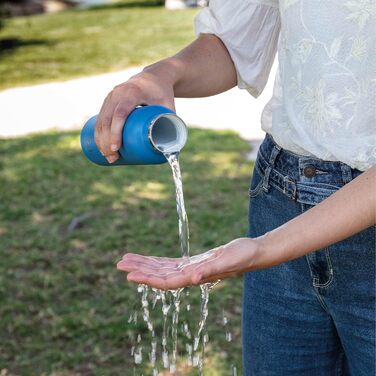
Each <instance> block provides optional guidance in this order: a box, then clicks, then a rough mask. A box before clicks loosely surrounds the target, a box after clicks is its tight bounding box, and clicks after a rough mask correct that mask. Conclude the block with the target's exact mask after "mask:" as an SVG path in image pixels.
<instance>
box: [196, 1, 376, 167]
mask: <svg viewBox="0 0 376 376" xmlns="http://www.w3.org/2000/svg"><path fill="white" fill-rule="evenodd" d="M195 30H196V34H197V35H199V34H200V33H211V34H215V35H217V36H218V37H219V38H220V39H221V40H222V41H223V43H224V44H225V46H226V48H227V49H228V51H229V53H230V55H231V58H232V60H233V62H234V65H235V68H236V71H237V77H238V86H239V87H240V88H242V89H247V90H248V91H249V93H250V94H251V95H253V96H254V97H258V96H259V95H260V93H261V92H262V90H263V89H264V87H265V85H266V82H267V79H268V76H269V73H270V69H271V67H272V64H273V60H274V57H275V54H276V52H277V50H278V63H279V65H278V70H277V74H276V77H275V82H274V90H273V96H272V98H271V99H270V100H269V102H268V103H267V104H266V106H265V108H264V110H263V112H262V116H261V124H262V128H263V130H264V131H265V132H267V133H269V134H271V135H272V136H273V138H274V139H275V141H276V142H277V143H278V144H279V145H280V146H281V147H283V148H284V149H287V150H290V151H292V152H294V153H297V154H302V155H307V156H310V155H313V156H315V157H318V158H321V159H324V160H330V161H341V162H344V163H346V164H348V165H350V166H351V167H353V168H357V169H359V170H362V171H363V170H366V169H367V168H369V167H371V166H372V165H375V164H376V0H279V1H278V0H211V1H210V3H209V7H207V8H204V9H203V10H202V11H200V13H199V14H198V15H197V16H196V19H195Z"/></svg>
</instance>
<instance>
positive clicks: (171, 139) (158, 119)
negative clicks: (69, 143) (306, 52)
mask: <svg viewBox="0 0 376 376" xmlns="http://www.w3.org/2000/svg"><path fill="white" fill-rule="evenodd" d="M96 120H97V116H93V117H92V118H90V119H89V120H88V121H87V122H86V124H85V125H84V127H83V128H82V131H81V148H82V151H83V153H84V154H85V156H86V158H87V159H89V160H90V161H91V162H93V163H95V164H97V165H101V166H119V165H144V164H161V163H165V162H167V160H166V158H165V156H164V153H172V152H178V151H180V150H181V149H182V148H183V146H184V145H185V143H186V141H187V137H188V130H187V126H186V125H185V123H184V122H183V120H181V119H180V118H179V117H178V116H177V115H176V114H175V113H174V112H173V111H171V110H170V109H168V108H166V107H163V106H155V105H153V106H143V107H137V108H136V109H134V110H133V111H132V112H131V113H130V114H129V116H128V118H127V120H126V122H125V124H124V127H123V131H122V137H123V139H122V145H121V147H120V149H119V155H120V158H119V159H118V160H117V161H116V162H114V163H112V164H110V163H109V162H108V161H107V159H106V158H105V157H104V156H103V155H102V154H101V152H100V151H99V149H98V147H97V145H96V144H95V141H94V132H95V125H96Z"/></svg>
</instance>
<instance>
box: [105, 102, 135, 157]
mask: <svg viewBox="0 0 376 376" xmlns="http://www.w3.org/2000/svg"><path fill="white" fill-rule="evenodd" d="M134 107H135V105H134V104H133V103H130V102H129V103H118V105H117V106H116V108H115V110H114V113H113V116H112V120H111V133H110V144H111V145H110V149H111V151H113V152H116V151H118V150H119V149H120V147H121V144H122V140H123V128H124V124H125V121H126V120H127V117H128V115H129V114H130V112H131V111H132V110H133V108H134Z"/></svg>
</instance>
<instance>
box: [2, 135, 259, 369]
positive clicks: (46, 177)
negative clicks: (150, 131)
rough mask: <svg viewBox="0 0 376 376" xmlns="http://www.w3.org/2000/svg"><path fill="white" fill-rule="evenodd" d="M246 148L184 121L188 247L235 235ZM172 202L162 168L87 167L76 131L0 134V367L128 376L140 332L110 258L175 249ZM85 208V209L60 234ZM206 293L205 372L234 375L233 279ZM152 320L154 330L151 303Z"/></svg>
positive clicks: (236, 323) (242, 224)
mask: <svg viewBox="0 0 376 376" xmlns="http://www.w3.org/2000/svg"><path fill="white" fill-rule="evenodd" d="M247 150H248V144H247V143H246V142H245V141H243V140H242V139H240V138H239V136H237V135H236V134H235V133H231V132H214V131H206V130H197V129H192V130H190V135H189V142H188V145H187V146H186V148H185V149H184V151H183V153H182V155H181V167H182V172H183V180H184V188H185V201H186V206H187V211H188V216H189V221H190V231H191V249H192V253H193V254H194V253H197V252H199V251H203V250H207V249H209V248H211V247H213V246H216V245H219V244H223V243H225V242H228V241H229V240H231V239H233V238H235V237H239V236H244V234H245V233H246V227H247V220H246V218H247V206H248V195H247V188H248V182H249V178H250V175H251V169H252V164H251V163H250V162H245V159H244V153H245V152H246V151H247ZM174 200H175V197H174V188H173V184H172V177H171V173H170V170H169V167H168V166H167V165H159V166H128V167H115V168H103V167H99V166H95V165H92V164H91V163H89V162H88V161H87V160H85V159H84V157H83V155H82V154H81V151H80V148H79V140H78V133H77V132H67V133H45V134H39V135H34V136H28V137H24V138H18V139H8V140H1V141H0V260H1V262H0V338H1V341H0V374H3V373H1V370H2V369H8V370H9V373H5V374H6V375H25V376H26V375H27V376H28V375H55V376H57V375H59V376H61V375H69V376H73V375H85V376H86V375H100V376H102V375H133V371H132V369H133V362H132V359H131V357H130V355H129V353H130V348H131V345H132V337H134V336H135V335H136V334H137V332H140V333H142V335H143V336H145V335H146V334H147V330H146V327H145V325H144V324H143V323H142V322H141V321H139V324H138V327H137V328H134V327H132V325H131V324H128V317H129V315H130V314H131V313H132V312H133V311H134V310H135V309H139V308H140V299H139V297H138V294H137V293H136V286H135V285H132V284H130V283H127V282H126V281H125V275H124V274H122V273H119V272H117V271H116V268H115V264H116V262H117V261H118V260H119V259H120V258H121V256H122V255H123V254H124V253H125V252H128V251H137V252H142V253H144V254H153V255H164V256H178V255H179V242H178V235H177V233H178V230H177V215H176V206H175V201H174ZM85 213H92V216H91V217H90V218H89V219H88V220H86V221H84V222H83V223H82V226H80V227H78V228H77V229H75V230H74V231H73V232H72V233H71V234H68V233H67V228H68V226H69V224H70V223H71V221H72V219H73V218H76V217H78V216H80V215H83V214H85ZM190 291H191V297H190V301H191V303H192V307H193V308H192V313H191V314H189V315H188V314H187V312H186V310H185V309H184V307H183V309H182V317H181V322H183V321H185V320H186V321H189V323H190V325H191V326H192V325H197V322H198V317H197V315H198V303H199V289H198V288H191V290H190ZM210 299H211V302H210V306H209V307H210V313H209V336H210V343H209V346H208V352H207V368H206V373H205V375H208V376H214V375H215V376H219V375H221V376H224V375H229V374H230V367H231V365H232V364H235V365H236V366H237V367H238V374H239V375H240V374H241V343H240V304H241V279H240V278H235V279H231V280H227V281H224V282H222V283H221V284H220V285H219V286H218V287H217V288H216V289H215V291H214V292H213V293H212V294H211V298H210ZM223 309H225V312H226V314H227V316H228V317H229V321H230V324H229V325H230V328H231V331H232V334H233V337H234V340H233V342H231V343H228V342H226V340H225V331H224V328H223V325H222V310H223ZM152 317H153V320H154V321H155V322H156V328H157V335H158V338H159V339H160V333H161V314H160V310H159V309H158V310H156V311H153V312H152ZM145 338H147V337H145ZM159 346H160V342H159ZM144 358H147V355H146V354H144ZM147 366H148V365H147V364H145V367H146V368H147ZM179 367H180V369H181V371H180V374H186V375H187V374H197V371H196V372H193V373H192V372H191V373H189V372H190V371H189V370H188V369H187V370H185V371H184V363H181V364H180V365H179ZM141 371H142V370H141V368H138V369H137V371H136V374H137V375H141ZM3 372H5V371H3ZM144 372H145V373H144V374H145V375H147V374H150V372H149V373H147V372H146V371H145V370H144Z"/></svg>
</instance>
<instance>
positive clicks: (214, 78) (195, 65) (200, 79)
mask: <svg viewBox="0 0 376 376" xmlns="http://www.w3.org/2000/svg"><path fill="white" fill-rule="evenodd" d="M143 73H146V74H147V73H150V74H157V75H158V76H160V77H163V79H164V80H166V81H168V82H171V84H172V86H173V88H174V94H175V97H185V98H194V97H206V96H211V95H215V94H219V93H222V92H224V91H226V90H229V89H231V88H232V87H234V86H235V85H236V82H237V81H236V71H235V67H234V64H233V62H232V60H231V57H230V55H229V53H228V51H227V49H226V47H225V46H224V44H223V43H222V41H221V40H220V39H219V38H217V37H216V36H214V35H212V34H202V35H200V36H199V37H198V38H197V39H196V40H195V41H194V42H192V43H191V44H190V45H189V46H187V47H186V48H184V49H183V50H182V51H180V52H179V53H177V54H176V55H175V56H172V57H170V58H167V59H164V60H161V61H159V62H157V63H155V64H152V65H150V66H147V67H145V68H144V70H143Z"/></svg>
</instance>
